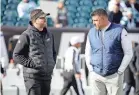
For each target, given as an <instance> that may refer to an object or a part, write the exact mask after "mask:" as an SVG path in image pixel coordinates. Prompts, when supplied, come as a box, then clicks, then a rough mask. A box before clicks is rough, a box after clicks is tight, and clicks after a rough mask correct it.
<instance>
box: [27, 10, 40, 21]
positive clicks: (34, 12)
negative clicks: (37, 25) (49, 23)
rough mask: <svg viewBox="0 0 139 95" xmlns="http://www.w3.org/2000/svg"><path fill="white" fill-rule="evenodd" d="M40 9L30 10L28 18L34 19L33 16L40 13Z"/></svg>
mask: <svg viewBox="0 0 139 95" xmlns="http://www.w3.org/2000/svg"><path fill="white" fill-rule="evenodd" d="M41 11H42V10H41V9H35V10H32V11H31V13H30V19H31V21H34V20H35V19H34V16H35V15H36V14H38V13H40V12H41Z"/></svg>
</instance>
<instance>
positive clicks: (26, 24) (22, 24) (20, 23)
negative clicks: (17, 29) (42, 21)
mask: <svg viewBox="0 0 139 95" xmlns="http://www.w3.org/2000/svg"><path fill="white" fill-rule="evenodd" d="M15 26H22V27H27V26H28V23H23V22H17V23H16V25H15Z"/></svg>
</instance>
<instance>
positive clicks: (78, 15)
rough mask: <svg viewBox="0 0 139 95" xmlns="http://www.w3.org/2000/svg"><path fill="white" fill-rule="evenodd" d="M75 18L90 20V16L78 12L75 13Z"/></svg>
mask: <svg viewBox="0 0 139 95" xmlns="http://www.w3.org/2000/svg"><path fill="white" fill-rule="evenodd" d="M76 16H77V17H84V18H88V19H89V18H90V14H86V13H85V12H80V13H76Z"/></svg>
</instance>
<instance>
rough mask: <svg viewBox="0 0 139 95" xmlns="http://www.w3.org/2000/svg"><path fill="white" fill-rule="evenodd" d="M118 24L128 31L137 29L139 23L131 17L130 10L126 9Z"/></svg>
mask: <svg viewBox="0 0 139 95" xmlns="http://www.w3.org/2000/svg"><path fill="white" fill-rule="evenodd" d="M120 24H121V25H123V26H124V27H125V28H128V29H130V28H136V27H139V23H138V22H137V20H136V19H135V18H134V17H133V12H132V10H131V8H128V9H127V10H126V15H125V16H123V17H122V19H121V21H120Z"/></svg>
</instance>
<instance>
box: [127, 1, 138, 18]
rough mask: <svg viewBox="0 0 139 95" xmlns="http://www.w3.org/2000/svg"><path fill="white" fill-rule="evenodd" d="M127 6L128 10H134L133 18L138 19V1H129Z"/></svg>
mask: <svg viewBox="0 0 139 95" xmlns="http://www.w3.org/2000/svg"><path fill="white" fill-rule="evenodd" d="M125 5H126V7H127V8H131V9H132V13H133V17H134V18H136V17H137V18H138V16H139V4H138V3H137V2H136V0H127V1H126V2H125Z"/></svg>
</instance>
